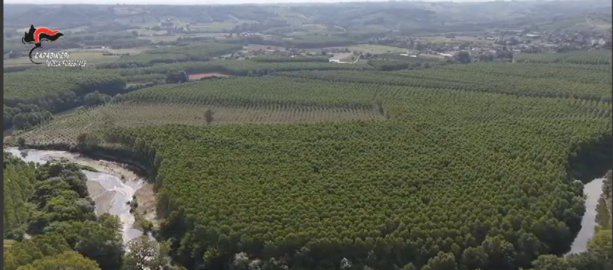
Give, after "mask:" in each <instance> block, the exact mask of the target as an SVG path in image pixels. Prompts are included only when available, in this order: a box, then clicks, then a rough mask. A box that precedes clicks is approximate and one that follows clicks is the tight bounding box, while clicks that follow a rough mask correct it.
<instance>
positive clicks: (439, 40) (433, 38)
mask: <svg viewBox="0 0 613 270" xmlns="http://www.w3.org/2000/svg"><path fill="white" fill-rule="evenodd" d="M418 39H422V40H425V41H428V42H431V43H463V42H475V43H488V44H491V43H494V41H493V40H486V39H484V38H482V39H479V38H478V37H474V36H456V37H455V38H448V37H445V36H422V37H418Z"/></svg>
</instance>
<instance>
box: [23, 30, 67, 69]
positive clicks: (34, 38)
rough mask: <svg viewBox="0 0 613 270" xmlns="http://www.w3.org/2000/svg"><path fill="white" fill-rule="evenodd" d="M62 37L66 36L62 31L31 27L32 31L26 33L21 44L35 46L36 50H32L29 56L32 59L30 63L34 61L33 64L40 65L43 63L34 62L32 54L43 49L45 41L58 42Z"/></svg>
mask: <svg viewBox="0 0 613 270" xmlns="http://www.w3.org/2000/svg"><path fill="white" fill-rule="evenodd" d="M61 36H64V34H62V33H61V32H60V30H52V29H49V28H47V27H39V28H34V25H31V26H30V31H28V32H26V33H25V36H24V37H23V38H22V39H21V42H22V43H23V44H26V43H27V44H34V48H32V50H30V53H29V54H28V56H29V57H30V61H32V63H34V64H37V65H40V64H42V63H38V62H34V60H33V59H32V53H33V52H34V50H36V49H37V48H42V41H43V40H47V41H56V40H57V39H58V38H60V37H61Z"/></svg>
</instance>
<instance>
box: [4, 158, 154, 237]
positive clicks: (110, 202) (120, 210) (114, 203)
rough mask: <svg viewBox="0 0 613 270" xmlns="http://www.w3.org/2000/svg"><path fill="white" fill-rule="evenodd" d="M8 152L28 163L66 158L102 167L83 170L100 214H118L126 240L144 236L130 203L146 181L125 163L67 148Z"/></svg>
mask: <svg viewBox="0 0 613 270" xmlns="http://www.w3.org/2000/svg"><path fill="white" fill-rule="evenodd" d="M4 151H5V152H10V153H12V154H13V155H15V156H17V157H20V158H22V159H23V160H25V161H28V162H30V161H31V162H35V163H38V164H44V163H46V162H47V161H52V160H59V159H62V158H65V159H68V160H70V161H72V162H74V163H77V164H81V165H86V166H90V167H92V168H94V169H96V170H98V172H92V171H87V170H83V173H84V174H85V176H87V180H88V181H87V189H88V191H89V194H90V196H91V198H92V199H93V200H94V202H95V203H96V208H95V213H96V215H101V214H103V213H109V214H112V215H115V216H118V217H119V220H120V221H121V224H122V237H123V241H124V243H127V242H128V241H130V240H132V239H134V238H136V237H139V236H142V235H143V232H142V231H140V230H138V229H135V228H134V223H135V218H134V215H132V214H131V213H130V206H129V205H128V202H129V201H131V200H132V197H133V196H134V195H135V194H136V192H137V191H138V190H139V189H141V188H142V187H143V185H144V183H145V181H144V179H143V178H141V177H139V176H137V175H136V174H135V173H134V172H132V171H130V170H128V169H126V168H124V167H123V166H122V165H121V164H118V163H115V162H110V161H103V160H94V159H91V158H86V157H83V156H82V155H79V154H73V153H69V152H65V151H47V150H31V149H28V150H24V151H23V153H26V155H25V157H24V156H22V151H20V150H19V149H17V148H16V147H10V148H5V149H4ZM122 178H123V179H124V180H122Z"/></svg>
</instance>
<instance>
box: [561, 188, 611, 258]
mask: <svg viewBox="0 0 613 270" xmlns="http://www.w3.org/2000/svg"><path fill="white" fill-rule="evenodd" d="M604 180H605V179H604V178H598V179H594V180H592V181H591V182H589V183H587V184H585V186H583V194H585V195H586V198H585V214H584V215H583V218H582V219H581V230H580V231H579V234H577V237H576V238H575V240H574V241H573V244H572V246H571V248H570V251H569V252H568V253H566V255H570V254H577V253H581V252H585V251H587V242H588V241H589V240H590V239H591V238H592V237H593V236H594V233H595V229H596V224H597V223H596V206H597V205H598V200H599V199H600V196H601V195H602V185H603V183H604Z"/></svg>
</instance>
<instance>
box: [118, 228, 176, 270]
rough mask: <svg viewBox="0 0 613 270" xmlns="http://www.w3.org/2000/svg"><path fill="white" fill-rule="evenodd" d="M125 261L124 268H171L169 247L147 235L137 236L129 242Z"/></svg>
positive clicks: (131, 269)
mask: <svg viewBox="0 0 613 270" xmlns="http://www.w3.org/2000/svg"><path fill="white" fill-rule="evenodd" d="M127 250H129V251H128V253H126V255H125V257H124V262H123V268H122V269H124V270H141V269H170V258H169V257H168V252H169V250H170V249H169V247H168V244H166V243H158V242H156V241H155V240H151V239H149V237H147V236H141V237H137V238H135V239H133V240H131V241H130V242H128V244H127Z"/></svg>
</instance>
